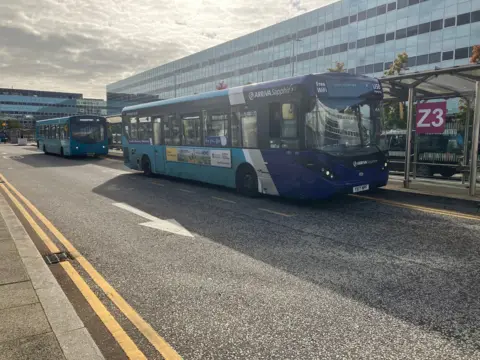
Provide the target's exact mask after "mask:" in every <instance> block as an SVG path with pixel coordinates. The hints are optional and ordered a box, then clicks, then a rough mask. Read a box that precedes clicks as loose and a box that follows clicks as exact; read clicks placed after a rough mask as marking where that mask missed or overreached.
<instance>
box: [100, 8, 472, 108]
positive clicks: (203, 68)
mask: <svg viewBox="0 0 480 360" xmlns="http://www.w3.org/2000/svg"><path fill="white" fill-rule="evenodd" d="M478 43H480V1H479V0H342V1H337V2H335V3H332V4H330V5H327V6H324V7H322V8H319V9H316V10H314V11H311V12H308V13H305V14H303V15H300V16H297V17H295V18H292V19H289V20H286V21H283V22H281V23H278V24H275V25H273V26H270V27H267V28H265V29H262V30H259V31H256V32H253V33H251V34H248V35H245V36H243V37H240V38H238V39H234V40H231V41H228V42H226V43H224V44H221V45H218V46H215V47H213V48H210V49H207V50H204V51H201V52H199V53H196V54H193V55H190V56H187V57H185V58H183V59H179V60H176V61H173V62H170V63H168V64H164V65H161V66H159V67H156V68H154V69H151V70H148V71H145V72H142V73H140V74H137V75H134V76H131V77H129V78H126V79H123V80H120V81H117V82H115V83H113V84H110V85H107V104H108V108H109V111H111V112H112V113H118V112H120V110H121V108H122V107H123V106H126V105H131V104H135V103H141V102H148V101H154V100H157V99H164V98H171V97H175V96H183V95H190V94H194V93H201V92H205V91H211V90H215V88H216V86H217V85H218V84H219V83H220V82H221V81H223V82H225V83H226V84H227V85H228V86H229V87H234V86H239V85H244V84H246V83H249V82H260V81H266V80H272V79H279V78H283V77H288V76H291V75H292V74H295V75H300V74H307V73H321V72H325V71H327V69H328V68H330V67H334V66H335V63H336V62H337V61H338V62H343V63H344V64H345V68H346V69H347V71H348V72H349V73H355V74H367V75H370V76H383V72H384V70H385V69H387V68H389V66H390V65H391V63H392V61H393V60H394V59H395V57H396V55H397V54H399V53H401V52H404V51H405V52H407V54H408V55H409V63H408V70H407V71H420V70H426V69H431V68H434V67H449V66H454V65H461V64H466V63H468V62H469V57H470V56H471V51H472V46H473V45H476V44H478ZM450 104H451V103H450Z"/></svg>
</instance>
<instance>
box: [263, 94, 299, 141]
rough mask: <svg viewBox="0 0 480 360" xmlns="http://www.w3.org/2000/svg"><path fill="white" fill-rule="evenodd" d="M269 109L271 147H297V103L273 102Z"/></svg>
mask: <svg viewBox="0 0 480 360" xmlns="http://www.w3.org/2000/svg"><path fill="white" fill-rule="evenodd" d="M269 110H270V111H269V120H270V121H269V123H270V131H269V132H270V147H271V148H280V147H281V148H284V149H297V148H298V146H299V140H298V124H297V108H296V106H295V104H280V103H272V104H270V106H269Z"/></svg>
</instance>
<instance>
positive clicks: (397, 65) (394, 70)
mask: <svg viewBox="0 0 480 360" xmlns="http://www.w3.org/2000/svg"><path fill="white" fill-rule="evenodd" d="M407 64H408V54H407V53H406V52H403V53H401V54H398V55H397V58H396V59H395V60H394V61H393V63H392V65H390V68H389V69H388V70H387V71H385V75H400V74H401V72H402V70H405V69H406V68H407Z"/></svg>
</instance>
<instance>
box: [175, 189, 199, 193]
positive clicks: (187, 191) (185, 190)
mask: <svg viewBox="0 0 480 360" xmlns="http://www.w3.org/2000/svg"><path fill="white" fill-rule="evenodd" d="M178 190H180V191H183V192H186V193H189V194H193V193H194V192H195V191H192V190H187V189H178Z"/></svg>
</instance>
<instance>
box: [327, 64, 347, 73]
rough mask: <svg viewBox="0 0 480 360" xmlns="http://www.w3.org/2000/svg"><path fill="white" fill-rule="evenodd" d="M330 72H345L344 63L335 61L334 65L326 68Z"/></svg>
mask: <svg viewBox="0 0 480 360" xmlns="http://www.w3.org/2000/svg"><path fill="white" fill-rule="evenodd" d="M328 71H330V72H345V64H344V63H343V62H338V61H336V62H335V67H334V68H330V69H328Z"/></svg>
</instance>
